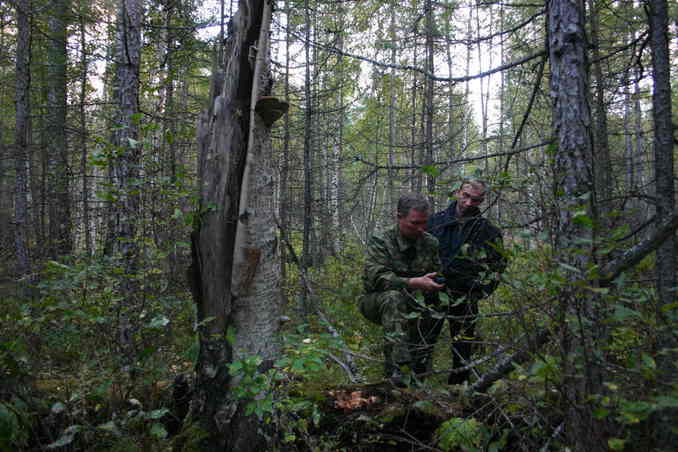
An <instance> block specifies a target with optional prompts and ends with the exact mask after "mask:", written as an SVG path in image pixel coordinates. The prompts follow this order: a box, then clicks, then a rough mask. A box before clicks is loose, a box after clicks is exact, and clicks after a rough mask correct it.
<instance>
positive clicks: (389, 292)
mask: <svg viewBox="0 0 678 452" xmlns="http://www.w3.org/2000/svg"><path fill="white" fill-rule="evenodd" d="M429 212H430V207H429V203H428V201H427V199H426V198H425V197H424V196H422V195H419V194H407V195H404V196H402V197H401V198H400V200H399V201H398V208H397V212H396V213H397V221H396V224H395V225H393V226H392V227H390V228H388V229H386V230H385V231H382V232H381V233H379V234H376V235H374V236H373V237H372V238H371V239H370V241H369V243H368V247H367V260H366V263H365V273H364V275H363V283H364V288H365V294H364V295H363V297H362V298H361V300H360V311H361V312H362V314H363V315H364V316H365V317H366V318H367V319H369V320H370V321H372V322H374V323H376V324H378V325H381V326H382V327H383V328H384V339H385V345H384V356H385V371H386V376H387V378H390V379H391V381H392V382H393V383H394V384H396V385H398V386H403V385H405V384H406V377H405V376H404V375H403V373H402V372H403V370H404V369H409V370H411V371H414V372H415V373H422V372H425V371H426V368H425V365H426V362H427V357H428V355H430V353H431V351H432V346H431V345H430V344H431V341H430V340H429V338H428V334H429V332H430V331H431V330H432V328H433V322H432V319H431V316H430V310H429V309H427V308H426V307H425V306H420V305H419V304H418V303H417V301H416V300H415V292H417V291H421V292H423V293H424V295H425V300H427V301H435V299H436V297H435V293H436V292H437V291H439V290H440V289H442V288H443V286H442V285H440V284H438V283H436V282H435V281H434V278H435V276H436V274H437V272H438V270H439V269H440V260H439V257H438V241H437V240H436V239H435V237H433V236H431V235H430V234H428V233H426V232H425V231H426V225H427V222H428V217H429Z"/></svg>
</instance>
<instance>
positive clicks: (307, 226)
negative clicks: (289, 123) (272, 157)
mask: <svg viewBox="0 0 678 452" xmlns="http://www.w3.org/2000/svg"><path fill="white" fill-rule="evenodd" d="M304 15H305V21H306V26H305V39H306V43H305V47H304V52H305V56H306V65H305V72H304V98H305V99H304V124H305V128H304V218H303V225H304V226H303V227H304V229H303V236H302V241H303V244H302V252H301V265H302V267H304V270H306V269H308V268H309V267H311V266H312V265H313V256H312V255H311V252H312V243H311V240H312V235H313V176H314V175H313V164H312V163H313V160H312V159H313V145H314V144H313V134H314V131H313V113H314V112H313V96H312V90H311V88H312V85H313V80H312V79H311V61H312V60H311V32H312V23H311V21H312V18H311V8H310V3H309V0H305V1H304ZM300 302H301V306H299V308H300V310H301V311H302V313H304V314H308V313H310V312H312V309H311V307H310V306H309V303H310V302H311V300H310V299H309V294H308V293H306V291H305V290H304V293H303V294H302V297H301V300H300Z"/></svg>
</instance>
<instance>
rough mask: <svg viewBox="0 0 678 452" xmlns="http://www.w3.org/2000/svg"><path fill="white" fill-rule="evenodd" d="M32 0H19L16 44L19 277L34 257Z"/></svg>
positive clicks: (28, 270) (26, 274) (28, 271)
mask: <svg viewBox="0 0 678 452" xmlns="http://www.w3.org/2000/svg"><path fill="white" fill-rule="evenodd" d="M30 12H31V1H30V0H17V2H16V17H17V45H16V123H15V134H14V171H15V185H14V246H15V251H16V257H17V269H16V270H17V275H18V276H19V278H24V277H29V278H28V279H29V280H30V279H31V278H30V276H29V275H30V274H31V258H30V254H29V249H28V230H27V228H28V160H29V155H30V150H29V136H28V131H29V130H30V126H29V122H30V116H31V107H30V97H29V94H30V92H29V90H30V83H31V82H30V81H31V73H30V47H31V24H30V21H29V13H30Z"/></svg>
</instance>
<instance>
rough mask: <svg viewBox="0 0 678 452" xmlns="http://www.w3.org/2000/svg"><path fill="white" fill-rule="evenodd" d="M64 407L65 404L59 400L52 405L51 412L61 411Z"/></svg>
mask: <svg viewBox="0 0 678 452" xmlns="http://www.w3.org/2000/svg"><path fill="white" fill-rule="evenodd" d="M65 409H66V405H64V404H63V403H61V402H57V403H55V404H54V405H52V413H54V414H59V413H62V412H63V411H64V410H65Z"/></svg>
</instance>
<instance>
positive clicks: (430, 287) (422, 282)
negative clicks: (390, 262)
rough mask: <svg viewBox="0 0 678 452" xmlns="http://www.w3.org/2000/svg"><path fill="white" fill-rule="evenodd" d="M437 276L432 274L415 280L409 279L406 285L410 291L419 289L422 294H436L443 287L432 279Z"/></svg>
mask: <svg viewBox="0 0 678 452" xmlns="http://www.w3.org/2000/svg"><path fill="white" fill-rule="evenodd" d="M437 274H438V273H436V272H433V273H428V274H426V275H424V276H419V277H417V278H410V279H408V280H407V285H408V286H409V288H410V289H419V290H421V291H422V292H427V293H428V292H438V291H439V290H440V289H442V288H443V287H445V286H444V285H442V284H438V283H437V282H435V280H434V278H435V277H436V275H437Z"/></svg>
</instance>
